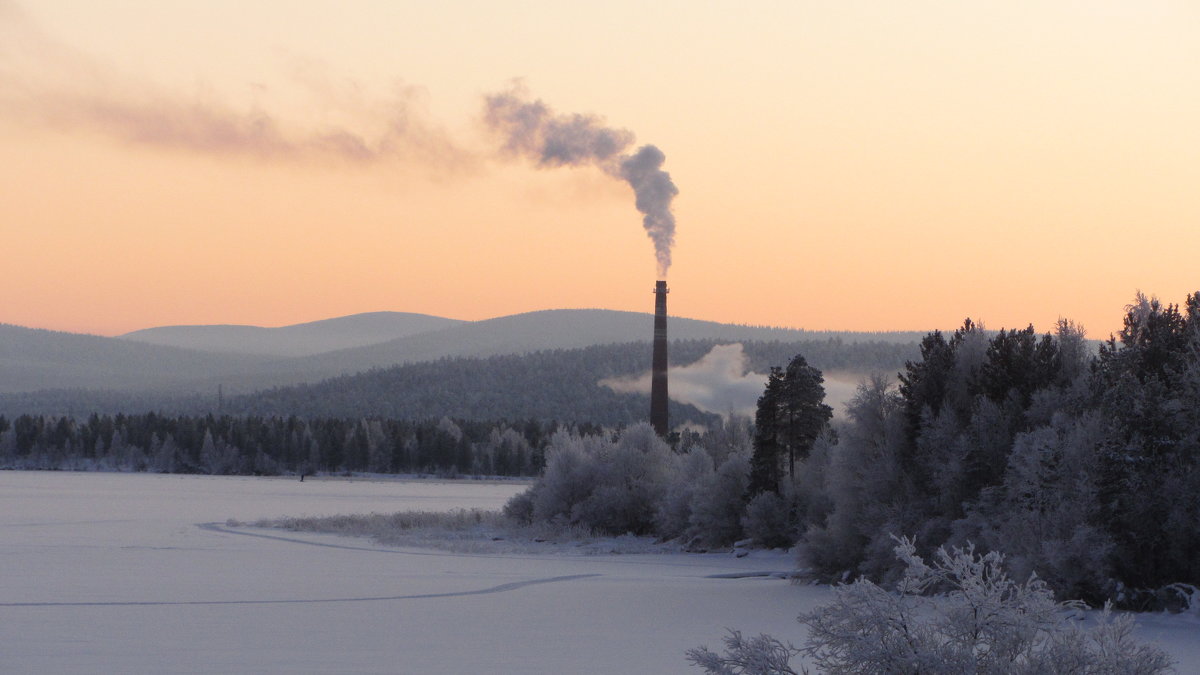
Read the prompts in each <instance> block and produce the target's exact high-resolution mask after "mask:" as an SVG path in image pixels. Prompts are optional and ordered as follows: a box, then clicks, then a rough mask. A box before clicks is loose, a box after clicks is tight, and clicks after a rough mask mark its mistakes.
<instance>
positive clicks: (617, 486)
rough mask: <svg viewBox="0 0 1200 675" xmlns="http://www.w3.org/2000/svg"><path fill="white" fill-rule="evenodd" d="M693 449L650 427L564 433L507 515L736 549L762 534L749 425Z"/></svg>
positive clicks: (699, 440) (733, 426)
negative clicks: (751, 507)
mask: <svg viewBox="0 0 1200 675" xmlns="http://www.w3.org/2000/svg"><path fill="white" fill-rule="evenodd" d="M685 445H686V446H688V447H685V448H683V449H682V450H681V451H678V452H677V451H675V450H673V449H672V448H671V446H669V445H667V443H665V442H664V441H663V440H662V439H661V438H659V437H658V436H657V435H656V434H655V433H654V430H653V429H652V428H651V427H650V425H648V424H644V423H643V424H637V425H634V426H631V427H627V428H625V429H624V430H623V431H621V432H620V433H619V434H612V435H610V434H598V435H590V436H589V435H578V434H574V433H570V432H565V431H564V432H559V433H558V434H557V435H555V436H554V437H553V438H552V439H551V441H550V444H549V445H548V447H547V449H546V469H545V472H544V473H543V474H542V476H541V478H539V480H538V482H537V483H535V484H534V485H533V486H532V487H531V488H530V489H529V490H528V491H526V492H524V493H521V494H520V495H517V496H516V497H515V498H513V500H512V501H510V502H509V504H508V505H507V506H506V507H505V511H506V513H508V515H510V516H512V517H514V518H516V519H517V520H520V521H523V522H534V521H536V522H548V523H559V524H562V525H564V526H579V527H583V528H587V529H591V530H594V531H597V532H602V533H608V534H625V533H627V532H632V533H634V534H652V535H656V536H659V537H662V538H666V539H680V540H682V541H685V542H687V543H688V544H689V545H690V547H692V548H710V547H720V546H728V545H730V544H732V543H733V542H735V541H737V540H738V539H741V538H742V537H743V535H744V533H745V532H746V531H747V527H749V529H750V530H753V529H754V523H752V522H750V521H748V520H747V517H746V501H745V495H746V493H747V489H748V487H749V484H750V453H751V450H750V445H751V444H750V427H749V424H748V423H747V422H746V420H739V419H737V418H734V419H733V420H731V421H730V422H728V423H726V424H724V425H721V426H719V427H716V428H714V429H712V430H710V431H709V433H707V434H705V435H703V436H691V435H689V437H688V442H687V443H685Z"/></svg>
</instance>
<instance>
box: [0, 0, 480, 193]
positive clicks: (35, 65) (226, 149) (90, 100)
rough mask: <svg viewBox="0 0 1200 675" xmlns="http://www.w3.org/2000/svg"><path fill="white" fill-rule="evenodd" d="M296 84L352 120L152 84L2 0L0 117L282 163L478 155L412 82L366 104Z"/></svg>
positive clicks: (445, 161)
mask: <svg viewBox="0 0 1200 675" xmlns="http://www.w3.org/2000/svg"><path fill="white" fill-rule="evenodd" d="M299 84H300V85H301V90H302V91H304V92H306V93H308V94H309V96H310V98H311V99H312V100H313V101H314V102H315V103H316V106H317V107H320V108H323V109H328V110H331V111H334V112H336V113H338V114H340V116H341V117H342V118H344V119H346V120H347V121H348V123H327V124H311V123H298V122H296V121H292V120H284V119H280V118H278V117H277V116H275V115H272V114H271V113H269V112H268V111H267V110H265V109H264V108H263V107H262V106H260V105H259V104H258V102H257V101H255V102H254V103H250V104H243V105H233V104H230V103H228V102H226V101H225V100H222V97H221V96H218V95H217V94H215V93H214V92H212V91H208V90H206V89H198V90H197V91H195V92H191V93H189V92H186V91H179V90H176V89H171V88H164V87H161V86H156V85H155V84H153V83H151V82H148V81H146V80H144V79H142V78H139V77H136V76H131V75H129V74H126V73H123V72H120V71H119V70H117V69H115V68H113V67H111V66H110V65H109V64H106V63H103V62H101V61H99V60H96V59H94V58H91V57H88V56H87V55H85V54H82V53H79V52H77V51H76V50H73V49H71V48H69V47H67V46H64V45H62V44H60V43H58V42H57V41H55V40H54V39H52V38H50V37H48V36H47V35H45V34H44V33H43V32H42V31H41V30H39V28H38V26H36V25H35V24H34V23H33V22H32V21H30V20H29V19H28V18H27V17H26V16H25V15H24V14H23V13H22V12H21V11H20V9H19V8H18V7H16V5H15V4H14V3H11V2H8V1H7V0H0V120H3V121H11V122H17V123H20V124H24V125H28V126H36V127H45V128H51V129H56V130H60V131H69V132H86V133H94V134H98V135H101V136H104V137H107V138H110V139H113V140H116V141H119V142H123V143H129V144H133V145H141V146H146V147H153V148H162V149H170V150H177V151H185V152H194V153H198V154H205V155H226V156H228V155H235V156H250V157H255V158H258V159H263V160H269V161H279V162H294V161H326V160H336V161H341V162H345V163H350V164H373V163H381V162H392V163H401V164H413V165H419V166H421V167H424V168H428V169H435V170H437V171H438V172H443V171H446V170H455V169H458V168H461V167H463V166H466V165H469V164H470V163H471V161H473V153H469V152H467V151H465V150H463V149H462V148H460V147H459V146H458V145H457V144H456V143H454V142H453V141H452V140H451V139H450V137H449V135H448V134H446V133H445V132H444V131H443V130H442V129H441V128H439V127H438V126H437V125H436V124H433V123H431V122H429V121H428V120H427V119H426V117H425V115H424V114H423V110H422V106H421V105H420V100H419V99H420V97H421V92H420V90H419V89H417V88H415V87H411V86H409V87H404V86H400V87H397V88H396V89H395V90H394V94H393V95H392V96H390V97H385V98H380V99H378V100H376V101H370V102H364V101H361V100H355V99H354V98H353V97H349V96H345V95H339V94H337V92H335V91H333V90H332V89H331V88H329V87H324V88H321V87H317V86H313V78H312V77H307V78H304V79H303V80H301V81H299ZM351 84H353V83H351ZM255 87H256V89H258V91H259V94H269V92H268V91H267V89H266V87H262V86H259V85H255ZM256 98H258V96H256Z"/></svg>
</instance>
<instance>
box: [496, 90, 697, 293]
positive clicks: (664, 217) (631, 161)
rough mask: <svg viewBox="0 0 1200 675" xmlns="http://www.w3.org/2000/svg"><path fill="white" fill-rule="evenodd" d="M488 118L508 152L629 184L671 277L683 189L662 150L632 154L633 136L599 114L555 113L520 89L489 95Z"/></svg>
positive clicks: (663, 270) (663, 271)
mask: <svg viewBox="0 0 1200 675" xmlns="http://www.w3.org/2000/svg"><path fill="white" fill-rule="evenodd" d="M484 119H485V120H486V121H487V124H488V125H489V126H490V127H491V128H492V129H493V130H495V131H497V132H499V133H501V134H502V135H503V137H504V139H505V140H504V149H505V151H507V152H508V153H509V154H513V155H519V156H523V157H526V158H529V159H531V160H533V162H534V163H535V164H536V165H537V166H538V167H542V168H554V167H560V166H594V167H597V168H599V169H601V170H602V171H604V172H605V173H607V174H608V175H610V176H613V177H614V178H619V179H621V180H624V181H625V182H627V183H629V186H630V187H632V188H633V192H634V195H635V197H636V200H635V204H636V206H637V209H638V211H640V212H641V213H642V216H643V217H642V226H643V227H645V228H646V234H647V235H649V237H650V239H651V240H652V241H653V242H654V255H655V258H656V259H657V261H658V275H659V277H663V278H665V277H666V276H667V269H668V268H670V266H671V247H672V245H674V243H675V215H674V214H673V213H671V201H672V200H673V199H674V198H675V195H677V194H679V189H678V188H677V187H675V184H674V183H673V182H671V175H670V174H669V173H667V172H666V171H663V170H662V166H663V162H665V161H666V155H665V154H663V152H662V150H659V149H658V148H657V147H655V146H653V145H644V146H642V147H641V148H639V149H638V150H637V151H636V152H634V153H632V154H628V153H626V150H627V149H628V148H629V147H630V146H631V145H633V142H634V136H633V133H632V132H630V131H628V130H625V129H614V128H612V127H608V126H605V125H604V121H603V120H602V119H600V118H599V117H596V116H594V115H580V114H559V113H555V112H554V111H553V110H551V109H550V107H549V106H547V105H546V104H545V103H544V102H542V101H541V100H529V97H528V95H527V94H526V92H525V91H524V90H523V89H521V88H519V87H515V88H513V89H510V90H509V91H506V92H501V93H499V94H492V95H490V96H488V97H487V100H486V108H485V115H484Z"/></svg>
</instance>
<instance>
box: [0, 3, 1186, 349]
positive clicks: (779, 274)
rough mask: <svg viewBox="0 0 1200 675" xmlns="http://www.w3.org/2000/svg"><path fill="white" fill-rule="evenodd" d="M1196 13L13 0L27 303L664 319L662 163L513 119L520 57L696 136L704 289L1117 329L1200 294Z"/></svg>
mask: <svg viewBox="0 0 1200 675" xmlns="http://www.w3.org/2000/svg"><path fill="white" fill-rule="evenodd" d="M644 4H650V5H652V6H650V7H644V6H643V5H644ZM435 5H436V6H435ZM1197 35H1200V5H1197V4H1196V3H1194V2H1191V1H1184V0H1181V1H1179V2H1156V1H1153V0H1150V1H1147V2H1137V3H1133V2H1126V1H1119V2H1118V1H1103V0H1094V1H1088V2H1083V1H1077V2H1065V1H1055V0H1049V1H1047V0H1037V1H1034V0H1029V1H1020V0H1017V1H1013V0H1004V1H1001V0H997V1H995V2H973V1H969V0H968V1H964V2H944V1H937V2H935V1H932V0H930V1H922V0H909V1H907V2H902V3H897V2H890V1H884V0H880V1H876V2H855V1H853V0H839V1H833V0H830V1H829V2H750V3H746V2H693V1H679V2H659V3H642V2H623V1H614V0H609V1H607V2H604V3H594V4H591V3H588V4H585V3H562V2H552V1H527V2H517V1H514V2H504V3H496V2H484V1H482V0H480V1H479V2H446V3H428V2H400V1H397V0H377V1H368V0H361V1H358V2H332V1H322V2H318V1H291V2H281V1H278V0H272V1H267V0H237V1H236V2H235V1H233V0H207V1H204V2H200V1H196V2H183V1H179V2H161V1H154V0H110V1H108V2H104V3H95V2H91V1H90V0H73V1H69V0H39V1H38V2H36V3H33V2H16V3H14V2H12V1H11V0H0V153H2V154H0V157H2V158H3V159H4V160H5V161H3V162H0V185H3V186H4V191H3V195H4V196H3V199H0V237H2V238H0V241H2V242H3V249H2V250H3V251H4V254H5V255H4V256H3V263H0V322H5V323H14V324H19V325H25V326H33V327H43V328H53V329H58V330H70V331H80V332H93V333H99V334H105V335H112V334H119V333H123V332H126V331H130V330H135V329H138V328H143V327H148V326H154V325H164V324H199V323H248V324H257V325H283V324H289V323H296V322H301V321H309V320H314V319H319V318H327V317H331V316H339V315H345V314H351V313H356V312H365V311H376V310H397V311H412V312H424V313H430V314H437V315H442V316H450V317H456V318H464V319H482V318H488V317H493V316H499V315H504V314H511V313H515V312H522V311H530V310H536V309H547V308H559V307H604V308H611V309H624V310H637V311H651V309H652V302H653V298H652V295H651V290H652V288H653V282H654V278H655V276H656V274H655V264H654V257H653V248H652V246H651V243H650V241H649V240H648V239H647V238H646V236H645V234H644V232H643V230H642V227H641V214H639V213H638V212H637V210H636V209H635V208H634V203H633V195H632V192H631V191H630V188H629V187H628V186H627V185H625V184H623V183H620V182H618V181H615V180H613V179H612V178H610V177H608V176H606V175H604V174H603V173H601V172H600V171H598V170H596V169H590V168H568V169H554V170H539V169H536V168H533V167H531V166H529V164H528V163H527V162H523V161H514V160H512V159H506V158H504V157H502V156H500V154H499V153H498V148H499V145H500V143H499V140H498V139H497V138H496V137H495V136H493V135H491V134H489V133H488V132H487V130H486V129H485V128H484V126H483V125H482V123H481V121H480V119H481V114H482V100H483V97H484V96H485V95H487V94H489V93H492V92H497V91H501V90H504V89H506V88H508V87H509V86H510V83H511V81H512V80H513V79H514V78H520V79H522V80H523V82H524V85H525V87H526V88H527V90H528V91H529V92H530V93H531V95H533V96H535V97H538V98H541V99H543V100H545V101H546V103H547V104H548V105H550V106H552V107H553V108H555V109H556V110H557V111H559V112H581V113H589V114H595V115H599V116H602V117H603V118H604V119H605V121H606V123H607V124H609V125H611V126H614V127H619V128H625V129H628V130H630V131H632V132H633V133H635V134H636V135H637V138H638V142H639V143H653V144H655V145H657V146H658V147H660V148H662V149H663V150H664V151H665V152H666V155H667V161H666V165H665V167H664V168H665V169H666V170H668V171H669V172H670V173H671V176H672V178H673V179H674V182H675V184H676V185H678V187H679V190H680V194H679V196H678V197H677V198H676V199H675V202H674V210H675V215H676V217H677V220H678V230H677V234H676V246H675V249H674V264H673V266H672V267H671V270H670V276H669V281H670V284H671V286H672V289H673V292H672V295H671V311H672V314H676V315H680V316H690V317H695V318H703V319H712V320H717V321H727V322H738V323H750V324H770V325H784V326H794V327H804V328H811V329H852V330H888V329H930V328H935V327H938V328H952V327H954V326H956V325H958V324H960V323H961V321H962V319H963V318H964V317H967V316H971V317H974V318H977V319H980V320H982V321H983V322H984V323H985V324H986V325H987V326H988V327H991V328H1000V327H1012V326H1019V327H1023V326H1024V325H1026V324H1028V323H1030V322H1032V323H1034V325H1035V326H1037V327H1038V328H1039V329H1040V330H1045V329H1048V328H1050V327H1051V326H1052V324H1053V322H1054V320H1055V319H1057V318H1058V317H1060V316H1063V317H1069V318H1072V319H1074V320H1076V321H1078V322H1081V323H1083V324H1084V326H1085V327H1086V328H1087V329H1088V331H1089V334H1090V335H1091V336H1092V337H1104V336H1106V335H1107V334H1108V333H1109V332H1110V331H1112V330H1115V329H1116V328H1117V327H1119V325H1120V319H1121V313H1122V307H1123V306H1124V305H1125V304H1126V303H1128V302H1130V301H1131V300H1132V298H1133V295H1134V292H1135V291H1136V290H1138V289H1141V290H1142V291H1144V292H1146V293H1148V294H1155V295H1158V296H1159V297H1160V298H1162V299H1163V300H1165V301H1168V302H1179V301H1181V300H1182V299H1183V297H1184V295H1185V294H1186V293H1188V292H1189V291H1195V290H1197V289H1200V265H1198V264H1197V255H1196V252H1197V251H1200V227H1197V224H1198V223H1200V189H1198V187H1200V161H1198V160H1200V123H1198V120H1200V66H1197V64H1200V40H1198V39H1196V36H1197ZM398 121H401V122H402V123H401V122H398ZM332 130H338V131H340V132H342V133H343V134H344V135H347V136H353V137H356V138H362V139H364V140H366V141H368V142H369V143H374V142H378V143H379V146H378V147H381V148H383V150H382V151H380V152H378V153H377V154H375V155H373V156H370V157H367V156H364V155H361V154H359V155H355V154H354V153H348V152H345V151H342V150H337V149H330V147H329V146H328V145H323V144H321V143H316V142H314V141H313V139H316V138H325V137H328V135H329V133H330V132H331V131H332ZM369 143H368V144H369ZM372 147H376V146H372Z"/></svg>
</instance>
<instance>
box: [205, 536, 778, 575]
mask: <svg viewBox="0 0 1200 675" xmlns="http://www.w3.org/2000/svg"><path fill="white" fill-rule="evenodd" d="M196 527H199V528H200V529H203V530H209V531H211V532H220V533H223V534H237V535H241V536H243V537H259V538H261V539H272V540H275V541H285V542H288V543H291V544H304V545H305V546H321V547H325V548H337V549H344V550H347V551H367V552H370V553H390V554H393V555H412V556H434V557H438V558H445V557H449V558H487V559H491V560H546V559H547V558H550V559H553V560H556V561H572V562H575V561H590V562H596V561H597V560H601V559H603V560H604V562H605V563H612V564H617V565H658V566H665V567H675V568H684V567H706V568H707V567H712V565H713V561H712V560H696V561H694V562H693V561H681V560H671V561H658V560H627V559H621V558H620V556H619V554H616V555H611V554H609V555H606V554H603V553H597V554H594V555H589V554H584V555H577V554H570V553H567V554H562V553H542V554H537V553H534V554H530V555H512V554H504V553H455V552H453V551H442V550H438V549H429V550H423V551H418V550H412V549H403V550H402V549H399V548H379V547H373V546H354V545H352V544H331V543H329V542H324V541H310V540H308V539H300V538H298V537H285V536H282V535H278V534H265V533H262V532H245V531H243V530H235V529H231V528H228V527H226V526H224V525H221V524H220V523H197V525H196ZM313 534H318V535H325V536H340V535H331V534H330V533H327V532H314V533H313ZM630 555H654V554H653V553H651V554H645V553H638V554H630ZM698 555H703V554H698ZM722 562H724V561H722ZM735 574H736V575H740V576H765V575H769V574H775V572H749V573H743V572H737V573H735ZM705 577H706V578H711V579H721V578H730V579H733V578H739V576H730V577H722V576H720V575H717V576H713V575H705Z"/></svg>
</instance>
